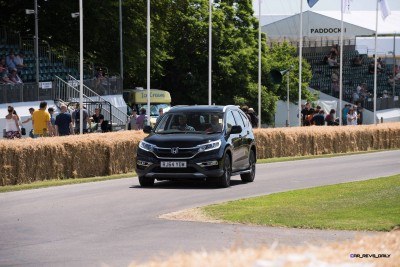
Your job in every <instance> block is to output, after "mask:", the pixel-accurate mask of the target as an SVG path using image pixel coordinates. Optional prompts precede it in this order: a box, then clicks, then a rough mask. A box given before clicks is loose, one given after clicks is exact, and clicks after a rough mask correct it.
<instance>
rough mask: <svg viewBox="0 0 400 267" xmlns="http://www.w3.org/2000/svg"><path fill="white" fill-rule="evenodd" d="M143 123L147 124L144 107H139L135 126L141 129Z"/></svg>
mask: <svg viewBox="0 0 400 267" xmlns="http://www.w3.org/2000/svg"><path fill="white" fill-rule="evenodd" d="M145 125H147V115H146V109H145V108H141V109H140V115H139V116H138V117H137V118H136V128H137V129H138V130H142V129H143V127H144V126H145Z"/></svg>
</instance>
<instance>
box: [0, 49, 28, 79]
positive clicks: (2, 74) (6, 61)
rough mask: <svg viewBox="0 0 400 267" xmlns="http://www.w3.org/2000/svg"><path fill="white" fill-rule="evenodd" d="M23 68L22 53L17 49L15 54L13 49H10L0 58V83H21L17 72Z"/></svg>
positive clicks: (24, 66)
mask: <svg viewBox="0 0 400 267" xmlns="http://www.w3.org/2000/svg"><path fill="white" fill-rule="evenodd" d="M24 68H26V65H25V64H24V53H23V52H22V51H19V53H18V54H17V55H15V54H14V51H13V50H10V52H9V53H8V55H7V56H6V57H2V58H1V59H0V84H22V83H23V81H22V79H21V78H20V77H19V75H18V73H19V72H20V71H21V70H22V69H24Z"/></svg>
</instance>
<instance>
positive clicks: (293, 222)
mask: <svg viewBox="0 0 400 267" xmlns="http://www.w3.org/2000/svg"><path fill="white" fill-rule="evenodd" d="M399 203H400V174H399V175H394V176H390V177H382V178H377V179H372V180H367V181H361V182H351V183H344V184H338V185H330V186H322V187H316V188H311V189H302V190H295V191H289V192H284V193H277V194H271V195H267V196H262V197H256V198H249V199H243V200H238V201H230V202H227V203H223V204H218V205H211V206H207V207H204V208H202V209H203V211H204V212H205V213H206V214H207V216H210V217H212V218H215V219H218V220H223V221H226V222H235V223H245V224H256V225H264V226H282V227H291V228H314V229H338V230H369V231H390V230H392V229H393V228H397V227H399V226H400V205H399Z"/></svg>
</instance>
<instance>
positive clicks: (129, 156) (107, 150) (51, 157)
mask: <svg viewBox="0 0 400 267" xmlns="http://www.w3.org/2000/svg"><path fill="white" fill-rule="evenodd" d="M254 132H255V136H256V144H257V158H259V159H261V158H275V157H292V156H306V155H320V154H332V153H347V152H357V151H369V150H379V149H395V148H400V123H391V124H380V125H378V126H374V125H371V126H343V127H318V126H312V127H293V128H274V129H261V130H255V131H254ZM145 136H146V134H144V133H143V132H141V131H122V132H115V133H104V134H101V133H97V134H87V135H83V136H79V135H75V136H67V137H57V138H39V139H30V138H29V139H22V140H1V141H0V186H4V185H12V184H23V183H31V182H34V181H40V180H48V179H63V178H82V177H94V176H104V175H112V174H118V173H126V172H130V171H133V170H134V167H135V157H136V150H137V145H138V143H139V141H140V140H142V139H143V138H144V137H145Z"/></svg>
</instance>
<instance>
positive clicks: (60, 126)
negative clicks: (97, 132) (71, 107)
mask: <svg viewBox="0 0 400 267" xmlns="http://www.w3.org/2000/svg"><path fill="white" fill-rule="evenodd" d="M60 109H61V113H60V114H58V115H57V117H56V121H55V134H56V135H57V136H65V135H70V134H74V127H73V125H72V116H71V114H69V113H68V109H67V106H66V105H64V104H62V105H61V107H60Z"/></svg>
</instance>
